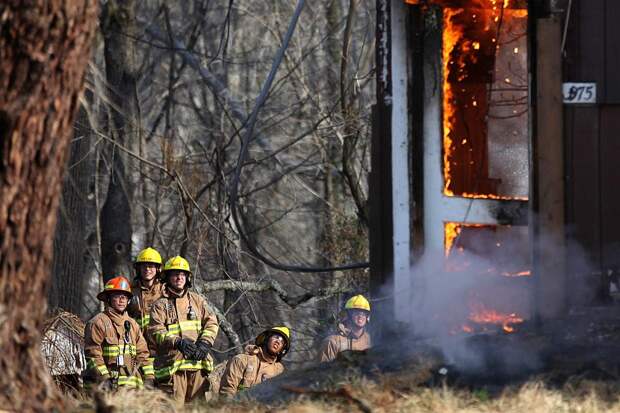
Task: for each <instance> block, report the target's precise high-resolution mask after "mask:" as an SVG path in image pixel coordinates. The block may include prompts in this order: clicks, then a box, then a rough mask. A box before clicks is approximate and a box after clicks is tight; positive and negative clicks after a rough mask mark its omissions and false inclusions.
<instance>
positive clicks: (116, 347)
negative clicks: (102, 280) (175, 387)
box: [84, 276, 154, 390]
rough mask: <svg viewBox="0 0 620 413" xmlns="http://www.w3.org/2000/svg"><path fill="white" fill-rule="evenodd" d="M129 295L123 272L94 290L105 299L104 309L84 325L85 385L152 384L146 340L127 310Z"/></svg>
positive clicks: (135, 385) (129, 385) (134, 385)
mask: <svg viewBox="0 0 620 413" xmlns="http://www.w3.org/2000/svg"><path fill="white" fill-rule="evenodd" d="M131 297H132V293H131V289H130V287H129V281H128V280H127V278H125V277H123V276H118V277H114V278H112V279H111V280H109V281H108V282H107V283H106V284H105V286H104V289H103V291H101V292H100V293H99V294H97V298H98V299H99V300H100V301H103V302H104V303H105V310H104V311H103V312H101V313H99V314H97V315H96V316H94V317H93V318H92V319H91V320H90V321H89V322H88V323H87V324H86V327H85V328H84V354H85V356H86V360H87V370H86V374H85V382H86V383H85V384H86V385H87V387H90V385H92V384H93V383H101V387H102V388H103V389H104V390H113V389H117V388H119V387H126V388H141V387H143V385H144V386H147V387H152V386H153V385H154V376H153V370H152V367H151V368H150V370H149V368H148V361H147V360H148V357H149V350H148V348H147V345H146V341H145V339H144V337H143V336H142V332H141V331H140V326H138V323H137V322H136V321H135V320H134V319H133V318H131V317H129V315H128V314H127V312H126V308H127V303H128V302H129V300H130V299H131ZM139 370H142V372H141V373H142V374H141V373H140V371H139ZM143 377H144V380H143Z"/></svg>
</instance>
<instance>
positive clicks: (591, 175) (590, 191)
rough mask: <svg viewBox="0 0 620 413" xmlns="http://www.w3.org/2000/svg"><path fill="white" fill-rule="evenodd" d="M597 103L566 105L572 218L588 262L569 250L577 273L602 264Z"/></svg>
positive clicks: (572, 264) (574, 234)
mask: <svg viewBox="0 0 620 413" xmlns="http://www.w3.org/2000/svg"><path fill="white" fill-rule="evenodd" d="M598 111H599V109H598V108H596V107H572V108H567V116H566V119H567V120H568V121H569V123H568V124H567V128H566V131H567V142H568V143H569V144H570V152H571V153H570V154H569V158H568V159H569V165H568V171H569V183H570V194H569V197H570V198H569V199H570V200H569V204H570V207H569V211H570V216H569V217H568V218H569V222H570V224H571V227H572V231H571V232H572V234H571V235H572V237H574V241H576V242H577V244H578V245H577V246H574V245H573V246H572V248H574V247H577V248H578V249H581V248H583V250H584V251H585V253H586V258H587V262H584V260H583V259H582V257H581V256H582V254H581V253H580V251H578V250H576V251H573V252H574V253H569V257H570V259H573V260H574V261H572V262H570V264H571V265H569V268H572V269H573V270H574V271H575V272H576V273H577V274H579V275H582V273H584V272H586V271H589V269H590V268H591V266H595V267H596V268H599V267H600V258H601V251H600V246H601V217H600V183H599V165H600V162H599V152H600V151H599V124H598V118H599V117H598Z"/></svg>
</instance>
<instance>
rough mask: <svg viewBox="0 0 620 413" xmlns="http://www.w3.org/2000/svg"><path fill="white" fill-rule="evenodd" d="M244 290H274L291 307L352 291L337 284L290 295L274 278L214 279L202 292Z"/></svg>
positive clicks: (257, 291) (255, 291) (206, 284)
mask: <svg viewBox="0 0 620 413" xmlns="http://www.w3.org/2000/svg"><path fill="white" fill-rule="evenodd" d="M222 290H225V291H239V290H241V291H244V292H253V293H259V292H267V291H273V292H275V293H276V294H277V295H278V297H280V299H281V300H282V301H284V302H285V303H286V304H287V305H288V306H289V307H291V308H297V307H298V306H300V305H301V304H306V303H311V302H314V301H317V300H320V299H323V298H329V297H333V296H334V295H337V294H342V293H347V292H350V289H347V288H343V287H342V286H339V285H336V286H333V287H328V288H321V289H318V290H316V291H314V292H311V293H310V292H308V293H305V294H302V295H289V293H287V292H286V290H285V289H284V288H282V285H280V283H279V282H277V281H275V280H272V279H265V280H262V281H236V280H214V281H209V282H207V283H205V285H204V286H203V287H202V293H208V292H212V291H222Z"/></svg>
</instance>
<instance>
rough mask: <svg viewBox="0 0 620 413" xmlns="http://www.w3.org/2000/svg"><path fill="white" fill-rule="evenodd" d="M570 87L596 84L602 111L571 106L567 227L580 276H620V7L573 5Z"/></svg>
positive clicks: (576, 0)
mask: <svg viewBox="0 0 620 413" xmlns="http://www.w3.org/2000/svg"><path fill="white" fill-rule="evenodd" d="M566 33H567V36H566V44H565V48H564V54H563V59H564V61H563V64H564V67H563V77H564V79H563V80H564V81H570V82H596V84H597V100H598V102H597V104H596V105H594V106H565V111H564V129H565V141H566V165H567V167H566V184H567V224H568V228H569V237H570V239H571V240H572V241H575V243H574V244H576V245H573V249H577V250H582V251H583V252H585V258H586V262H584V261H583V260H580V259H575V258H574V257H580V256H581V254H579V253H578V252H580V251H575V252H574V253H571V254H569V259H572V262H569V268H572V271H573V273H574V274H573V275H574V276H583V275H584V273H585V274H588V275H589V276H590V277H591V279H592V280H593V281H595V280H596V279H597V278H599V279H601V281H602V283H601V287H602V288H601V289H600V290H599V296H600V297H604V296H605V295H606V293H607V290H608V289H607V287H606V286H607V283H606V280H605V275H606V274H607V273H608V271H609V270H612V271H614V272H616V273H617V272H618V269H620V190H619V187H620V168H619V167H618V158H620V2H619V1H617V0H573V1H572V8H571V10H570V16H569V20H568V26H567V30H566Z"/></svg>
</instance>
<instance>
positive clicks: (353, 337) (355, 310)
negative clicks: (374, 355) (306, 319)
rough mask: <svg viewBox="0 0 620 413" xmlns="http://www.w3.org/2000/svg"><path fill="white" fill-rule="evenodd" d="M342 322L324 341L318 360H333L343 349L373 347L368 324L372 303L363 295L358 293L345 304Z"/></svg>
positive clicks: (341, 314)
mask: <svg viewBox="0 0 620 413" xmlns="http://www.w3.org/2000/svg"><path fill="white" fill-rule="evenodd" d="M340 318H341V322H340V323H339V324H338V327H337V329H336V331H335V332H334V333H333V334H331V335H329V336H328V337H327V338H325V340H324V341H323V344H322V346H321V351H320V352H319V356H318V361H320V362H326V361H332V360H334V359H335V358H336V356H337V355H338V353H340V352H342V351H347V350H348V351H363V350H367V349H369V348H370V347H371V345H372V344H371V339H370V334H369V333H368V331H366V330H367V324H368V322H369V321H370V303H369V302H368V300H367V299H366V297H364V296H363V295H356V296H353V297H351V298H349V300H347V302H346V303H345V305H344V309H343V310H342V312H341V313H340Z"/></svg>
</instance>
